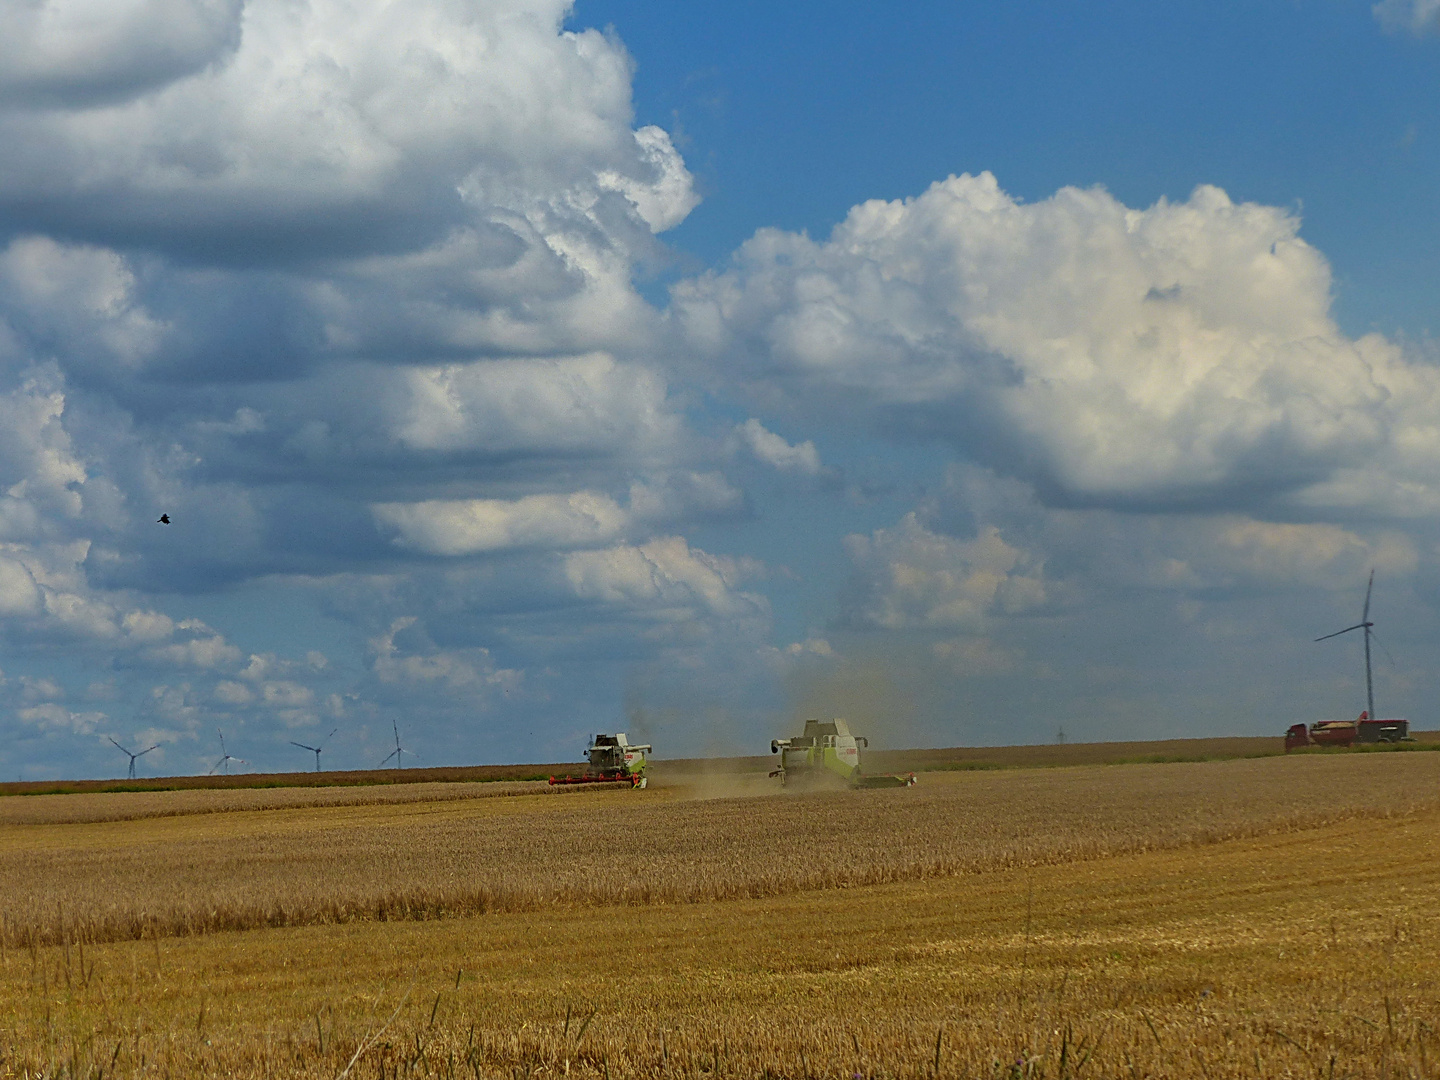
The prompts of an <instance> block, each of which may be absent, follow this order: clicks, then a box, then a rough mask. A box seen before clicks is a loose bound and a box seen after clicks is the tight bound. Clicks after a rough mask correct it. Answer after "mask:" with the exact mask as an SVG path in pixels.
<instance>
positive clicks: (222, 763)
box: [210, 727, 250, 775]
mask: <svg viewBox="0 0 1440 1080" xmlns="http://www.w3.org/2000/svg"><path fill="white" fill-rule="evenodd" d="M215 733H216V734H217V735H219V736H220V760H219V761H217V762H215V764H214V765H211V766H210V773H211V775H214V773H215V770H216V769H223V770H224V772H225V773H227V774H228V773H229V772H230V762H232V761H238V762H239V763H240V764H241V765H249V764H250V763H249V762H248V761H246V760H245V759H244V758H238V757H236V756H235V755H234V754H232V753H230V751H228V750H226V749H225V732H223V731H221V730H220V729H219V728H218V727H217V728H216V729H215Z"/></svg>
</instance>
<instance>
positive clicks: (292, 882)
mask: <svg viewBox="0 0 1440 1080" xmlns="http://www.w3.org/2000/svg"><path fill="white" fill-rule="evenodd" d="M213 794H220V793H208V792H174V793H166V794H165V795H164V796H161V795H159V794H149V795H146V796H144V798H147V799H154V798H159V797H168V798H171V799H173V800H175V803H174V805H172V806H169V807H168V808H157V807H156V806H154V805H150V804H144V805H143V806H141V805H140V804H133V805H132V807H131V809H132V810H134V811H135V812H134V813H130V812H129V811H127V810H116V809H110V808H106V807H103V806H98V805H90V804H83V805H82V804H76V803H68V804H67V803H66V802H65V801H64V800H67V799H73V798H75V797H74V796H64V797H47V798H53V799H56V800H59V801H56V802H53V803H43V802H40V801H38V800H30V799H27V800H23V801H24V802H26V803H28V804H29V805H28V806H27V807H25V808H24V809H23V810H21V809H16V808H15V807H13V806H11V805H5V806H3V807H0V813H3V814H6V815H9V816H8V817H5V818H3V819H0V820H4V821H5V825H4V827H3V829H0V911H3V919H4V923H3V933H0V941H3V948H0V1015H4V1016H5V1017H6V1018H7V1019H6V1021H5V1022H4V1026H3V1027H0V1076H12V1075H13V1076H22V1075H23V1076H62V1075H63V1076H95V1075H104V1076H144V1075H154V1076H162V1075H171V1076H189V1075H196V1076H256V1077H259V1076H297V1077H298V1076H304V1077H320V1076H326V1077H335V1076H339V1075H342V1074H345V1075H350V1076H365V1077H379V1076H385V1077H389V1076H406V1075H409V1076H455V1075H461V1076H509V1077H518V1076H522V1075H523V1076H527V1077H538V1076H541V1075H542V1074H543V1075H557V1076H558V1075H564V1076H569V1075H571V1074H574V1075H576V1076H577V1077H578V1076H589V1077H597V1078H599V1077H612V1076H613V1077H615V1078H616V1080H618V1078H620V1077H628V1076H643V1077H656V1078H661V1077H670V1076H674V1077H677V1078H678V1077H682V1076H684V1077H702V1076H713V1077H720V1076H725V1077H731V1076H734V1077H741V1076H754V1077H760V1076H770V1077H780V1076H784V1077H796V1078H799V1077H807V1078H808V1077H822V1076H826V1077H829V1076H833V1077H839V1076H842V1075H843V1076H848V1077H851V1078H852V1080H853V1077H855V1076H860V1077H862V1078H869V1077H877V1078H878V1077H897V1078H898V1077H911V1076H913V1077H935V1076H944V1077H970V1076H984V1077H994V1076H1007V1077H1011V1076H1013V1077H1019V1076H1034V1077H1038V1076H1049V1077H1057V1076H1075V1075H1085V1076H1155V1077H1160V1076H1177V1077H1192V1076H1193V1077H1204V1078H1207V1080H1208V1078H1211V1077H1221V1076H1226V1077H1228V1076H1283V1075H1291V1076H1304V1077H1311V1076H1326V1077H1328V1076H1336V1077H1339V1076H1367V1077H1368V1076H1375V1077H1380V1076H1387V1077H1390V1076H1412V1075H1413V1076H1429V1075H1431V1073H1432V1071H1433V1070H1432V1065H1433V1063H1434V1061H1435V1059H1436V1056H1437V1054H1440V1043H1437V1041H1436V1039H1437V1036H1436V1032H1437V1029H1440V982H1437V976H1440V965H1437V964H1436V961H1435V959H1434V958H1435V957H1436V956H1437V955H1440V887H1437V886H1440V859H1437V856H1440V839H1437V837H1440V755H1435V754H1410V755H1404V754H1395V755H1330V756H1304V757H1291V758H1269V759H1256V760H1248V761H1243V760H1242V761H1230V762H1211V763H1196V764H1155V765H1129V766H1115V767H1082V768H1073V769H1047V770H1015V771H1010V772H1003V773H951V774H926V775H925V776H923V777H922V781H921V785H920V786H919V787H916V788H914V789H909V790H893V791H868V792H834V793H814V794H809V795H802V796H795V795H791V794H788V793H786V794H776V793H774V792H773V790H769V789H766V788H765V787H764V786H763V784H759V783H755V782H753V781H746V780H744V779H743V778H742V779H739V780H729V779H724V778H717V779H715V780H713V781H711V782H709V783H708V784H702V785H701V786H699V787H696V786H694V785H678V784H677V785H670V786H661V785H657V786H656V787H653V788H652V789H650V790H648V791H644V792H627V791H621V792H578V793H567V794H565V795H552V794H538V793H533V792H531V791H528V790H525V789H523V788H517V789H515V790H514V791H513V793H511V794H509V795H508V796H506V797H496V796H491V797H488V798H445V799H443V800H436V799H429V798H416V799H413V800H410V801H395V797H394V795H393V792H392V793H388V794H387V797H386V798H384V799H379V798H377V799H375V800H373V801H368V802H365V801H360V802H354V801H352V802H350V803H349V804H347V805H329V806H326V805H319V806H317V805H310V806H294V805H283V803H284V800H285V797H284V796H281V795H278V794H276V795H275V798H276V804H275V805H271V806H268V807H266V806H262V805H260V804H247V805H246V807H245V808H243V809H241V808H235V807H231V808H228V809H225V808H220V807H217V806H216V805H214V804H213V803H205V802H204V801H200V802H193V803H188V804H187V803H186V802H185V800H188V799H193V798H194V797H195V796H197V795H205V796H209V795H213ZM225 794H229V793H225ZM350 795H351V796H352V797H353V796H354V795H355V792H354V791H353V790H352V791H351V792H350ZM127 797H128V796H123V795H113V796H104V797H103V798H111V799H124V798H127ZM86 798H102V797H99V796H87V797H86ZM262 802H263V800H262ZM187 805H188V806H191V807H193V808H194V809H193V811H187V810H186V806H187ZM127 813H129V816H128V817H127V816H126V814H127ZM160 813H163V814H164V815H165V816H157V815H158V814H160ZM352 1058H353V1064H352ZM347 1065H348V1066H349V1068H350V1071H349V1072H348V1073H345V1069H346V1068H347Z"/></svg>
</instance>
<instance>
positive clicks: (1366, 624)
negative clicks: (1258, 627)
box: [1315, 570, 1376, 720]
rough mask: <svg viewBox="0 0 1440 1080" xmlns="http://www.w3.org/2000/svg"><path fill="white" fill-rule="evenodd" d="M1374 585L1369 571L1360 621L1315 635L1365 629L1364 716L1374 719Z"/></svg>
mask: <svg viewBox="0 0 1440 1080" xmlns="http://www.w3.org/2000/svg"><path fill="white" fill-rule="evenodd" d="M1374 587H1375V571H1374V570H1371V571H1370V582H1369V584H1367V585H1366V586H1365V608H1364V610H1363V611H1361V612H1360V621H1359V622H1357V623H1356V624H1355V625H1354V626H1347V627H1345V629H1344V630H1336V631H1335V633H1333V634H1326V635H1325V636H1324V637H1317V638H1316V639H1315V640H1316V641H1326V640H1328V639H1330V638H1332V637H1339V636H1340V635H1341V634H1348V633H1350V631H1351V630H1364V631H1365V708H1366V716H1367V717H1368V718H1369V719H1371V720H1374V719H1375V718H1376V717H1375V684H1374V683H1373V682H1372V681H1371V678H1370V628H1371V627H1373V626H1374V625H1375V624H1374V623H1372V622H1371V621H1370V590H1371V589H1373V588H1374Z"/></svg>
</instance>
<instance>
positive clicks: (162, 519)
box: [155, 514, 170, 525]
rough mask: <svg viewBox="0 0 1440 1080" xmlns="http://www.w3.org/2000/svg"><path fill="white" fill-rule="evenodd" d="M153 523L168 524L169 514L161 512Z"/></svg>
mask: <svg viewBox="0 0 1440 1080" xmlns="http://www.w3.org/2000/svg"><path fill="white" fill-rule="evenodd" d="M155 524H156V525H169V524H170V515H169V514H161V515H160V516H159V517H158V518H156V519H155Z"/></svg>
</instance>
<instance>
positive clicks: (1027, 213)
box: [675, 173, 1440, 512]
mask: <svg viewBox="0 0 1440 1080" xmlns="http://www.w3.org/2000/svg"><path fill="white" fill-rule="evenodd" d="M1298 227H1299V222H1298V219H1297V218H1296V217H1295V216H1294V215H1293V214H1291V213H1289V212H1288V211H1285V210H1282V209H1279V208H1275V207H1267V206H1259V205H1255V204H1248V203H1247V204H1236V203H1234V202H1232V201H1231V200H1230V199H1229V198H1228V197H1227V196H1226V194H1225V193H1224V192H1223V191H1221V190H1219V189H1218V188H1214V187H1205V186H1202V187H1199V188H1197V189H1196V190H1195V192H1194V193H1193V194H1192V195H1191V197H1190V198H1189V199H1188V200H1186V201H1184V202H1174V203H1172V202H1169V201H1166V200H1161V201H1160V202H1158V203H1156V204H1155V205H1154V206H1152V207H1149V208H1148V209H1145V210H1134V209H1130V208H1128V207H1126V206H1124V205H1123V204H1121V203H1120V202H1118V201H1117V200H1116V199H1114V198H1113V197H1112V196H1110V195H1109V194H1108V193H1106V192H1105V191H1103V190H1100V189H1090V190H1079V189H1074V188H1066V189H1063V190H1061V191H1059V192H1057V193H1056V194H1055V195H1054V196H1052V197H1050V198H1048V199H1045V200H1042V201H1041V202H1037V203H1033V204H1025V203H1021V202H1019V201H1018V200H1016V199H1014V198H1012V197H1010V196H1009V195H1007V194H1006V193H1005V192H1004V191H1002V190H1001V189H1000V187H999V185H998V184H997V183H996V181H995V179H994V177H993V176H991V175H989V174H988V173H987V174H982V175H980V176H960V177H951V178H949V179H948V180H945V181H941V182H939V183H937V184H934V185H933V186H932V187H931V188H930V189H929V190H928V191H926V192H925V193H924V194H923V195H920V196H919V197H916V198H913V199H907V200H904V201H899V202H880V201H874V202H868V203H864V204H862V205H860V206H857V207H855V208H854V209H853V210H852V211H851V212H850V214H849V216H848V217H847V218H846V219H845V221H844V222H842V223H841V224H840V225H838V226H837V227H836V229H835V230H834V232H833V234H832V235H831V237H830V238H829V239H828V240H826V241H814V240H811V239H809V238H808V237H806V236H803V235H797V234H792V233H783V232H779V231H775V230H762V231H761V232H759V233H757V234H756V235H755V237H754V238H753V239H751V240H750V241H748V242H747V243H746V244H745V245H744V247H743V248H742V249H741V251H740V252H739V253H738V254H737V256H736V259H735V263H734V266H733V267H732V268H731V269H729V270H727V271H725V272H723V273H718V274H711V275H706V276H704V277H702V278H699V279H696V280H694V281H692V282H689V283H687V284H685V285H684V286H682V287H681V288H678V289H677V290H676V302H675V314H676V317H677V318H678V320H679V322H680V323H681V324H682V325H683V327H684V330H685V333H686V335H687V338H688V340H689V341H690V342H692V343H693V344H694V345H695V346H696V347H698V348H701V349H703V350H704V351H705V352H706V353H708V354H709V355H711V356H715V357H717V358H718V357H724V358H726V360H727V361H728V362H729V363H731V364H734V365H737V366H738V367H739V370H740V372H741V373H742V378H744V379H745V380H746V381H747V382H748V384H749V386H750V388H751V391H752V392H753V393H755V394H757V395H764V394H773V393H777V392H778V393H781V394H784V395H787V396H788V397H789V398H790V399H791V400H792V401H795V402H796V403H798V404H801V405H803V404H805V403H807V402H812V403H818V404H817V407H821V408H826V409H829V408H832V407H833V403H834V402H835V401H836V400H837V398H838V399H840V400H842V401H844V402H847V403H849V405H850V407H851V408H861V409H868V410H871V412H872V415H874V416H877V417H879V418H881V419H882V420H883V421H884V422H886V423H888V424H890V425H891V426H892V429H894V430H900V431H906V432H915V431H919V432H924V433H928V434H932V435H940V436H943V437H945V438H948V439H949V440H951V441H952V442H953V443H955V444H957V445H958V446H960V447H961V448H962V449H963V450H964V451H965V452H966V453H968V454H971V455H973V456H975V457H977V458H980V459H983V460H986V461H988V462H989V463H991V464H993V465H995V466H996V467H997V468H1000V469H1001V470H1002V471H1008V472H1011V473H1013V474H1016V475H1023V476H1025V477H1027V478H1029V479H1032V480H1034V481H1035V482H1036V483H1037V485H1039V487H1040V488H1041V490H1042V491H1044V492H1046V493H1047V495H1048V496H1049V497H1051V498H1054V499H1062V500H1070V501H1075V500H1081V501H1090V502H1100V503H1110V504H1116V505H1118V504H1124V503H1171V504H1174V503H1193V502H1197V501H1205V500H1216V499H1223V498H1229V497H1234V496H1235V495H1236V494H1237V493H1239V492H1241V491H1245V492H1249V493H1252V494H1254V493H1258V494H1260V495H1264V494H1266V493H1269V494H1271V495H1277V496H1278V495H1291V496H1297V497H1298V493H1301V492H1306V491H1309V492H1310V493H1311V497H1312V498H1314V497H1318V495H1317V493H1318V492H1320V491H1322V490H1323V488H1322V487H1320V486H1319V485H1323V484H1324V483H1325V482H1326V481H1327V480H1328V479H1329V478H1331V477H1332V476H1334V475H1336V474H1337V473H1338V472H1339V471H1340V470H1342V469H1345V468H1349V469H1354V470H1359V471H1360V472H1362V473H1369V472H1372V471H1379V472H1383V473H1386V474H1388V475H1391V476H1393V477H1396V478H1400V479H1409V480H1411V481H1413V482H1415V483H1416V484H1418V485H1419V486H1421V487H1423V488H1426V489H1427V490H1428V489H1429V488H1430V487H1432V486H1433V485H1434V482H1435V479H1436V469H1435V462H1436V460H1437V453H1440V373H1437V372H1436V371H1435V370H1434V369H1433V368H1432V367H1430V366H1427V365H1424V364H1420V363H1417V362H1411V361H1408V360H1407V359H1406V358H1405V356H1404V355H1403V354H1402V352H1401V350H1400V349H1399V348H1398V347H1396V346H1395V345H1394V344H1392V343H1390V342H1388V341H1386V340H1385V339H1384V338H1382V337H1380V336H1378V335H1368V336H1366V337H1363V338H1360V339H1357V340H1352V339H1350V338H1348V337H1346V336H1345V335H1344V334H1343V333H1342V332H1341V331H1340V330H1339V329H1338V327H1337V326H1336V325H1335V323H1334V321H1333V319H1332V318H1331V317H1330V314H1329V304H1330V272H1329V267H1328V265H1327V263H1326V262H1325V260H1324V258H1323V257H1322V256H1321V255H1320V254H1319V253H1318V252H1317V251H1315V249H1313V248H1311V247H1310V246H1309V245H1307V244H1306V243H1305V242H1304V241H1303V240H1301V239H1300V238H1299V236H1298ZM812 399H813V400H812ZM1383 509H1384V510H1385V511H1386V512H1401V509H1402V508H1401V506H1400V503H1399V500H1397V501H1396V504H1395V505H1390V506H1385V507H1383Z"/></svg>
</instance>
